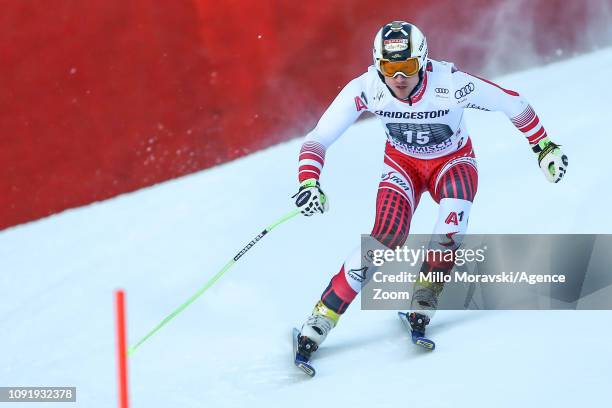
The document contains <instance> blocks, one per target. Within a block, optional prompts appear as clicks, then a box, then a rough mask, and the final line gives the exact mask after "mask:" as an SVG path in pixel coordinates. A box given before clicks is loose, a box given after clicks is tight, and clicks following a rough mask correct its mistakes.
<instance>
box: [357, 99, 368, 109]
mask: <svg viewBox="0 0 612 408" xmlns="http://www.w3.org/2000/svg"><path fill="white" fill-rule="evenodd" d="M355 108H357V112H361V111H362V110H366V109H368V106H367V105H366V104H365V102H364V101H363V99H361V96H356V97H355Z"/></svg>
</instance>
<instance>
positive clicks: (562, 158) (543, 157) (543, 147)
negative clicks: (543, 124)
mask: <svg viewBox="0 0 612 408" xmlns="http://www.w3.org/2000/svg"><path fill="white" fill-rule="evenodd" d="M533 151H534V152H535V153H537V154H538V164H539V165H540V168H541V169H542V172H543V173H544V176H546V180H548V181H550V182H551V183H558V182H559V181H561V179H562V178H563V176H564V175H565V171H566V169H567V163H568V161H567V156H566V155H565V154H563V152H562V151H561V149H560V148H559V145H557V144H554V143H553V142H551V141H550V139H548V138H545V139H544V140H542V141H540V143H538V144H537V145H535V146H533Z"/></svg>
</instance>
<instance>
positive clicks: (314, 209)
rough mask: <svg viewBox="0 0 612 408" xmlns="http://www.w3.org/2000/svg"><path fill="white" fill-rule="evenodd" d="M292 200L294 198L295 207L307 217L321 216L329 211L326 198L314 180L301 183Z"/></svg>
mask: <svg viewBox="0 0 612 408" xmlns="http://www.w3.org/2000/svg"><path fill="white" fill-rule="evenodd" d="M292 198H295V205H296V206H297V207H298V208H299V209H300V210H301V213H302V214H304V215H305V216H307V217H310V216H311V215H313V214H316V213H321V214H322V213H324V212H325V211H327V210H328V209H329V203H328V202H327V197H326V196H325V193H324V192H323V190H321V186H320V185H319V182H318V181H317V180H315V179H308V180H304V181H302V183H301V184H300V190H299V191H298V192H297V193H295V195H294V196H293V197H292Z"/></svg>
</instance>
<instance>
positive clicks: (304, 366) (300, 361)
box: [293, 327, 316, 377]
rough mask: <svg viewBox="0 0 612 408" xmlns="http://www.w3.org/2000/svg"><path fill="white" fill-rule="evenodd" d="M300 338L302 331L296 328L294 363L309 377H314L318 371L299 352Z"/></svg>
mask: <svg viewBox="0 0 612 408" xmlns="http://www.w3.org/2000/svg"><path fill="white" fill-rule="evenodd" d="M299 336H300V331H299V330H298V329H296V328H295V327H294V328H293V362H294V364H295V366H296V367H297V368H299V369H300V370H302V371H304V372H305V373H306V374H307V375H308V376H310V377H314V376H315V374H316V371H315V369H314V367H313V366H312V365H311V364H310V360H309V359H307V358H306V357H305V356H304V355H302V354H300V353H299V352H298V337H299Z"/></svg>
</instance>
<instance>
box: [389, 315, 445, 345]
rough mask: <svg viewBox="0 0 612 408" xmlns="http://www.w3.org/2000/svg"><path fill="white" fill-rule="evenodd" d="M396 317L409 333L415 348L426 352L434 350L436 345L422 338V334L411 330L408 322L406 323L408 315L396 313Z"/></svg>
mask: <svg viewBox="0 0 612 408" xmlns="http://www.w3.org/2000/svg"><path fill="white" fill-rule="evenodd" d="M397 315H398V317H399V318H400V320H401V321H402V323H404V326H406V328H407V329H408V331H410V335H411V338H412V342H413V343H414V344H416V345H417V346H420V347H423V348H424V349H426V350H430V351H431V350H434V349H435V348H436V343H434V342H433V340H431V339H428V338H427V337H425V336H424V333H419V332H415V331H413V330H412V327H411V326H410V322H409V321H408V314H407V313H404V312H397Z"/></svg>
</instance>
